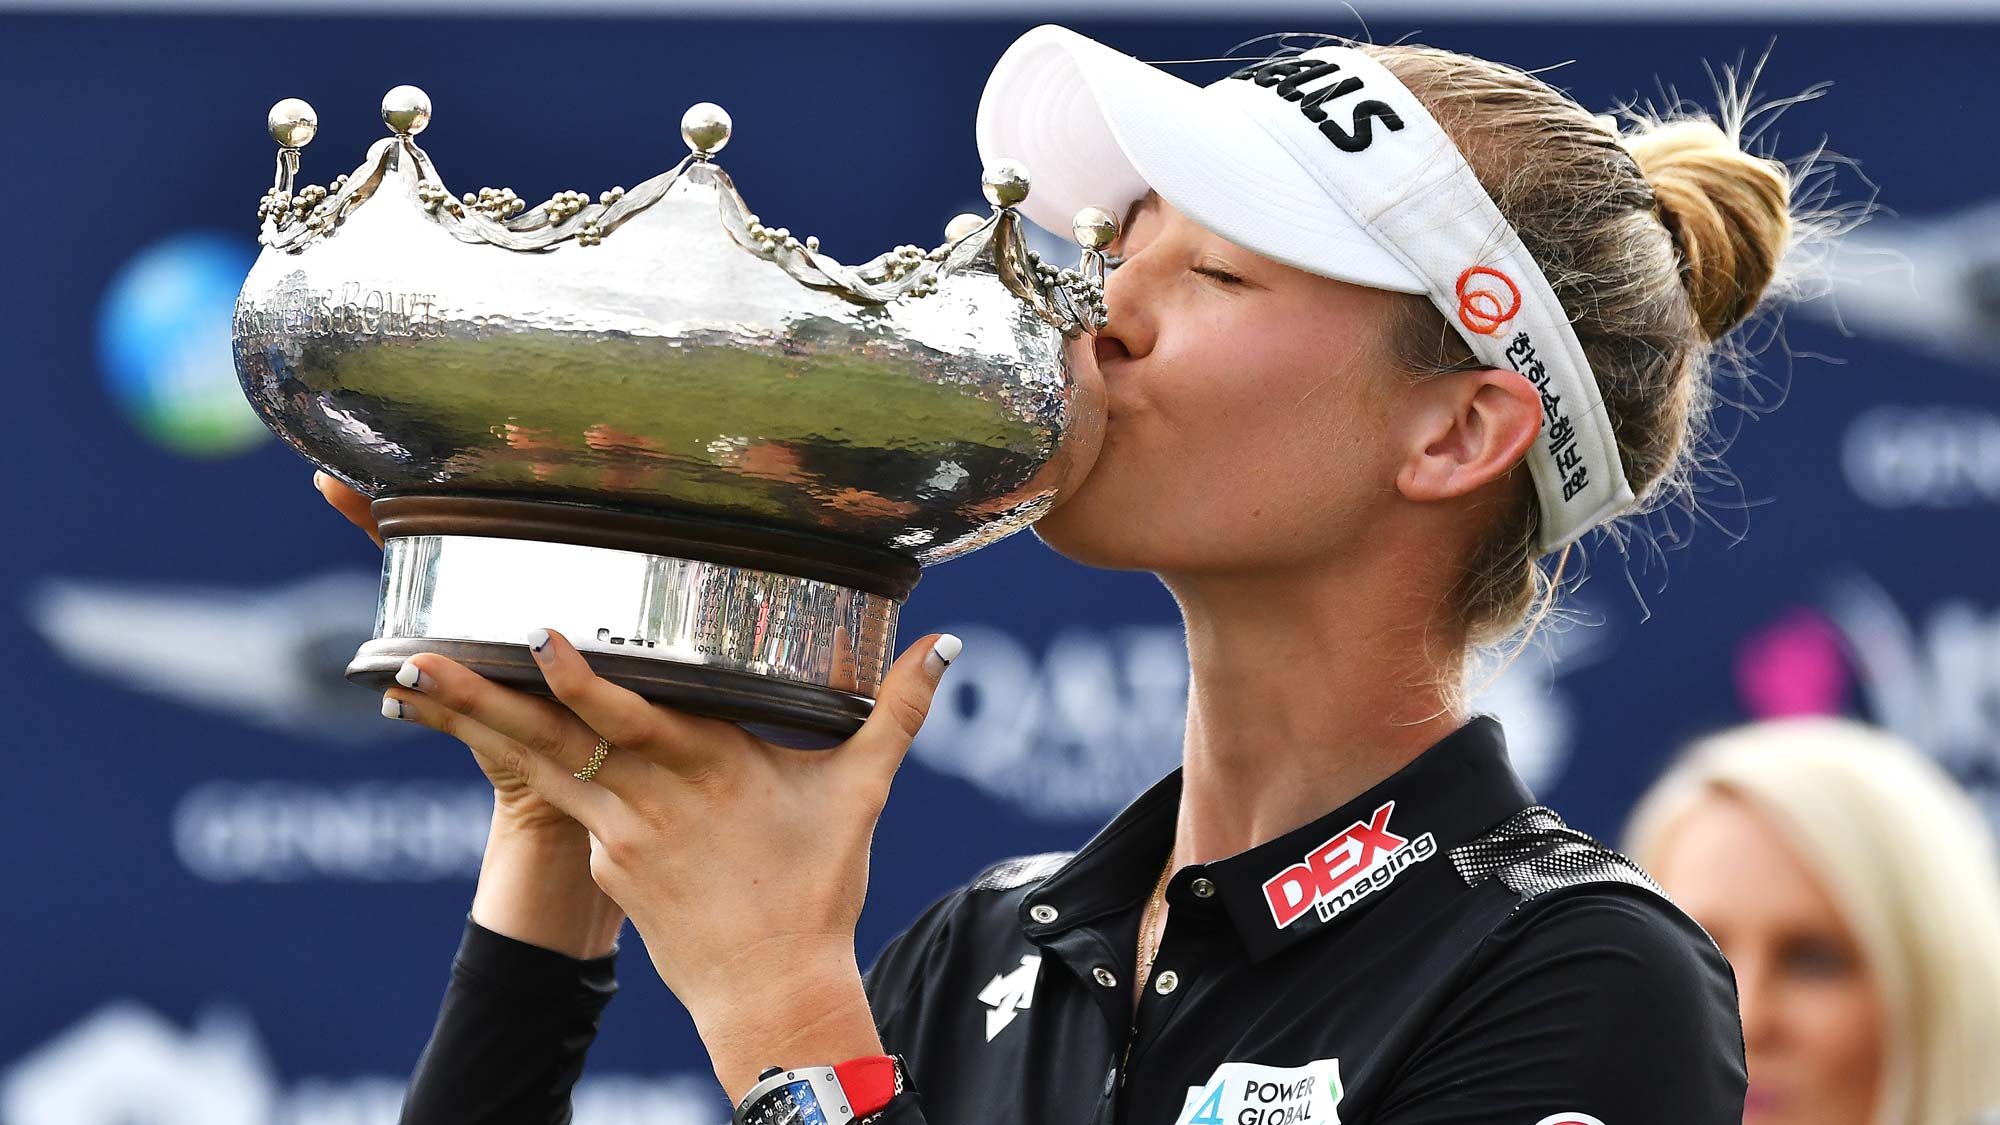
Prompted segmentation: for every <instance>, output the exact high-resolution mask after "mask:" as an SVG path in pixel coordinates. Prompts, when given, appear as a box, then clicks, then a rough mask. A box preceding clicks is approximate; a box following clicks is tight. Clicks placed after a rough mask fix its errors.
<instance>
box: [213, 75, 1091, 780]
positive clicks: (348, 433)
mask: <svg viewBox="0 0 2000 1125" xmlns="http://www.w3.org/2000/svg"><path fill="white" fill-rule="evenodd" d="M382 116H383V120H384V121H385V122H386V123H387V124H388V126H389V128H390V131H391V133H392V135H391V136H389V137H386V138H384V139H382V140H379V141H377V142H376V143H375V144H374V145H373V146H372V147H371V148H370V150H369V152H368V155H367V158H366V159H365V160H363V162H362V163H361V165H360V166H359V167H357V168H356V169H355V170H354V171H353V172H351V173H349V174H348V175H346V176H343V177H340V178H338V179H336V180H334V181H333V182H332V183H331V184H329V185H327V186H326V187H323V188H322V187H317V186H306V187H301V188H296V190H295V187H294V180H295V178H296V176H297V172H298V167H299V157H300V150H301V149H302V148H303V147H304V146H305V145H306V144H307V143H308V142H310V141H311V139H312V136H313V133H314V132H315V131H316V129H317V118H316V116H315V115H314V113H313V111H312V109H311V107H310V106H308V105H306V104H305V103H304V102H301V101H298V100H296V99H287V100H285V101H283V102H280V103H278V104H277V105H276V106H274V107H273V109H272V110H271V114H270V119H269V124H270V128H271V135H272V137H273V139H275V140H276V141H277V142H278V144H279V146H280V147H279V152H278V162H277V173H276V177H275V182H274V184H273V187H272V189H271V191H270V192H268V193H267V194H266V195H265V197H264V199H263V201H262V203H261V205H260V206H259V209H258V213H259V218H260V220H261V222H262V233H261V235H260V241H261V242H262V243H263V245H264V249H263V251H262V253H261V254H260V255H259V257H258V258H257V260H256V262H255V264H254V265H253V266H252V267H251V270H250V274H249V277H248V278H247V279H246V281H245V282H244V285H243V289H242V292H241V294H240V295H239V297H238V299H237V305H236V311H235V317H234V325H233V339H234V351H235V360H236V368H237V373H238V376H239V378H240V380H241V382H242V386H243V390H244V393H245V394H246V395H247V396H248V398H249V400H250V402H251V404H252V405H253V406H254V407H255V409H256V410H257V412H258V414H259V416H260V417H261V418H262V419H263V420H264V422H265V424H266V425H268V426H269V427H270V428H271V429H272V430H273V431H274V432H275V433H277V434H278V436H279V437H280V438H282V439H283V440H284V441H285V442H287V443H288V444H290V445H291V446H292V447H293V448H294V449H296V450H298V451H299V452H300V453H301V454H303V455H304V456H305V457H306V458H307V459H308V460H310V461H312V462H313V463H314V464H316V465H318V466H319V467H320V468H322V469H324V470H326V471H327V472H329V473H331V474H332V475H333V476H335V477H338V478H339V479H341V480H342V481H345V482H346V483H348V484H349V485H351V486H352V487H354V488H356V489H357V490H359V491H360V492H362V493H363V494H365V495H367V496H369V497H370V498H371V499H372V500H373V506H374V514H375V516H376V518H377V520H378V523H379V527H380V530H381V533H382V535H383V537H384V540H385V543H386V549H385V552H384V555H383V560H382V585H381V595H380V600H379V603H378V606H377V613H376V621H375V632H374V636H373V638H372V639H371V640H369V641H367V642H366V643H364V644H363V645H362V646H361V648H360V650H359V651H358V652H357V653H356V654H355V657H354V660H353V662H352V663H351V664H350V665H349V666H348V670H347V676H348V678H349V679H350V680H353V681H355V682H357V683H360V684H364V685H367V686H370V687H374V688H378V689H379V688H384V687H386V686H388V685H389V684H390V683H391V682H393V677H394V675H395V672H396V670H397V669H398V668H399V667H400V666H401V665H402V663H403V661H404V659H405V658H407V657H408V656H409V655H411V654H412V653H416V652H439V653H443V654H445V655H447V656H450V657H452V658H454V659H457V660H459V661H461V662H462V663H465V664H467V665H468V666H470V667H472V668H474V669H475V670H477V671H479V672H480V673H482V674H484V675H486V676H488V677H489V678H492V679H495V680H497V681H499V682H502V683H506V684H509V685H512V686H515V687H519V688H523V689H527V690H535V691H543V692H546V690H547V688H546V685H545V684H544V682H543V680H542V676H541V673H540V671H539V670H538V668H537V667H536V665H535V663H534V661H533V658H532V657H531V655H530V654H529V653H528V651H527V647H526V643H525V640H524V638H525V635H526V634H527V632H528V631H529V630H530V629H533V628H536V627H538V626H546V627H551V628H555V629H559V630H560V631H562V632H563V633H564V635H565V636H567V637H569V638H570V639H571V640H572V641H573V642H574V643H575V644H576V646H577V648H578V649H579V650H581V651H582V652H583V653H584V655H585V657H586V659H587V660H589V662H590V663H591V665H592V666H593V667H594V668H595V669H596V670H597V671H598V673H599V674H600V675H603V676H605V677H606V678H608V679H611V680H613V681H615V682H617V683H620V684H622V685H624V686H626V687H629V688H631V689H632V690H634V691H637V692H639V693H640V694H642V695H644V696H646V697H647V698H649V699H653V700H657V701H659V702H662V703H666V704H669V705H672V706H676V707H681V708H684V709H687V710H691V711H695V712H698V713H702V714H707V715H713V716H717V717H722V718H727V719H731V720H735V721H738V722H742V723H744V724H745V725H746V726H750V727H751V728H752V729H755V730H757V731H758V732H759V733H763V734H767V735H768V736H771V737H777V738H781V739H784V740H787V741H792V742H795V743H798V744H824V743H826V742H829V741H832V740H837V739H839V738H843V737H845V736H847V735H849V734H851V733H852V732H853V731H854V730H855V729H856V728H858V726H859V725H860V723H861V722H862V720H863V719H865V718H866V717H867V715H868V713H869V710H870V708H871V707H872V705H873V699H874V696H875V693H876V690H877V688H878V687H879V685H880V683H881V679H882V676H883V674H884V672H885V670H886V668H887V665H888V663H889V661H890V660H891V658H892V656H893V652H894V645H895V629H896V616H897V613H898V611H899V609H900V607H901V605H902V603H903V601H904V600H905V599H906V598H907V597H908V596H909V593H910V591H911V589H912V588H913V587H914V586H915V584H916V582H917V579H918V577H919V575H920V573H921V570H922V568H923V567H924V566H927V565H930V564H932V563H937V562H942V561H944V560H945V559H949V558H954V557H956V556H958V555H962V554H964V553H966V552H968V551H972V550H975V549H977V548H979V547H981V546H984V545H986V544H989V543H992V542H994V541H996V540H998V539H1001V538H1004V537H1005V536H1008V535H1011V534H1013V533H1014V532H1016V531H1019V530H1021V529H1022V528H1024V527H1026V526H1028V525H1029V524H1030V523H1032V522H1034V520H1036V519H1038V518H1039V517H1040V516H1041V515H1042V514H1044V513H1045V512H1047V511H1048V510H1049V509H1050V508H1051V507H1052V506H1053V505H1054V504H1055V503H1056V501H1057V499H1058V498H1059V497H1060V496H1061V495H1062V494H1063V492H1064V490H1065V489H1067V488H1069V487H1071V486H1072V485H1074V484H1075V483H1076V482H1077V481H1078V480H1080V479H1081V478H1082V476H1083V474H1085V473H1087V472H1088V471H1089V469H1090V466H1091V464H1092V462H1093V461H1094V460H1095V458H1096V453H1097V447H1098V444H1099V442H1100V440H1101V437H1102V419H1103V394H1102V388H1101V385H1099V384H1098V383H1097V382H1096V381H1095V374H1094V367H1092V366H1091V365H1089V364H1087V363H1085V364H1076V365H1072V363H1071V362H1070V359H1071V354H1072V351H1073V349H1074V348H1075V347H1077V346H1088V343H1089V339H1088V338H1089V335H1090V334H1091V333H1093V332H1095V331H1096V329H1097V328H1099V327H1101V326H1102V324H1103V320H1104V305H1103V292H1104V290H1103V272H1102V271H1103V258H1102V254H1101V251H1102V249H1103V248H1104V247H1105V246H1107V245H1108V244H1109V243H1110V241H1111V240H1112V239H1113V237H1115V234H1116V222H1115V221H1114V220H1113V218H1112V216H1111V215H1110V214H1109V213H1108V212H1105V211H1103V210H1102V209H1099V208H1086V209H1085V211H1084V212H1082V213H1080V214H1079V216H1078V219H1077V226H1076V232H1075V233H1076V235H1077V237H1078V240H1079V241H1080V242H1081V243H1082V244H1083V249H1082V251H1081V256H1080V260H1079V264H1078V265H1077V267H1076V268H1065V269H1059V268H1057V267H1055V266H1054V265H1052V264H1051V263H1047V262H1044V261H1042V260H1041V259H1040V257H1039V256H1038V255H1036V254H1035V253H1034V252H1032V251H1030V250H1029V249H1028V247H1027V243H1026V240H1025V236H1024V232H1023V229H1022V220H1021V218H1020V216H1019V215H1018V214H1017V213H1016V211H1015V210H1014V208H1015V206H1016V205H1018V204H1019V203H1020V202H1021V201H1022V200H1023V199H1025V198H1026V195H1027V192H1028V187H1029V184H1028V177H1027V173H1026V171H1025V170H1024V169H1022V168H1020V167H1019V166H1018V165H1016V164H1013V163H1012V162H1008V161H1002V162H999V163H996V164H995V165H993V166H992V167H990V168H989V169H988V170H987V174H986V176H985V177H984V189H985V193H986V196H987V198H988V200H989V201H990V202H991V203H992V204H993V208H992V211H991V213H990V214H987V215H961V216H959V217H958V218H957V219H954V220H953V221H952V223H951V224H950V226H949V227H947V230H946V238H945V241H944V242H943V243H942V244H940V245H939V246H937V247H936V248H934V249H930V250H924V249H922V248H920V247H916V246H903V247H898V248H896V249H895V250H892V251H890V252H888V253H886V254H883V255H880V256H878V257H876V258H874V259H871V260H869V261H867V262H864V263H862V264H859V265H855V266H847V265H843V264H841V263H840V262H839V261H837V260H835V259H834V258H832V257H831V256H829V255H827V254H826V253H823V252H822V251H821V250H820V247H819V241H818V239H816V238H799V237H795V236H793V235H792V234H791V232H790V231H788V230H786V229H785V228H782V227H775V228H774V227H770V226H766V225H765V224H764V223H763V222H762V220H760V219H759V218H758V216H756V215H755V214H753V213H751V211H750V210H749V208H748V207H747V206H746V205H745V204H744V201H743V199H742V197H741V196H740V195H739V194H738V193H737V190H736V188H735V186H734V184H733V183H732V182H731V180H730V178H729V177H728V175H727V174H726V173H724V172H723V170H722V169H721V168H720V167H719V166H717V164H716V163H715V160H714V158H715V155H716V153H717V152H719V151H720V150H721V149H722V147H723V146H724V145H725V144H726V143H727V142H728V139H729V133H730V128H731V126H730V121H729V117H728V115H727V114H726V113H724V112H723V111H722V110H721V109H720V108H719V107H716V106H713V105H709V104H706V103H704V104H702V105H697V106H695V107H694V108H693V109H691V110H689V111H688V113H687V115H686V116H685V117H684V118H683V120H682V123H681V134H682V139H683V140H684V141H685V143H686V145H687V147H688V149H689V150H690V151H689V154H688V155H687V156H686V157H685V158H684V159H682V160H681V161H680V162H679V163H678V164H677V165H675V166H674V167H673V168H671V169H669V170H668V171H666V172H663V173H661V174H659V175H657V176H655V177H653V178H652V179H649V180H647V181H645V182H644V183H641V184H639V185H638V186H637V187H634V188H632V189H630V190H626V189H624V188H612V189H610V190H608V191H604V192H601V193H599V194H598V195H597V196H595V197H594V198H593V197H591V196H587V195H585V194H583V193H581V192H573V191H565V192H559V193H557V194H556V195H555V196H554V197H553V198H551V199H549V200H548V201H547V202H544V203H542V204H539V205H536V206H532V207H531V206H529V205H528V204H527V203H526V202H525V201H523V200H522V199H520V198H519V197H517V196H516V195H515V194H514V193H513V192H512V191H511V190H508V189H505V188H499V189H495V188H482V189H480V190H479V191H478V192H472V193H466V194H464V195H462V196H456V195H453V194H452V193H451V192H450V191H449V190H447V189H446V188H445V187H444V184H443V181H442V179H441V177H440V176H439V174H438V172H437V170H436V169H435V167H434V166H433V165H432V163H431V161H430V158H429V157H428V156H427V155H426V154H425V153H424V151H423V150H422V149H421V148H419V147H418V146H417V144H416V142H415V140H414V138H415V136H416V134H418V133H420V132H421V131H423V129H424V128H425V127H426V126H427V125H428V124H429V121H430V116H431V106H430V100H429V98H428V97H426V96H425V95H424V93H423V92H422V91H420V90H417V89H416V88H414V87H408V86H403V87H397V88H396V89H395V90H392V91H390V93H389V95H388V97H387V98H385V99H384V102H383V109H382Z"/></svg>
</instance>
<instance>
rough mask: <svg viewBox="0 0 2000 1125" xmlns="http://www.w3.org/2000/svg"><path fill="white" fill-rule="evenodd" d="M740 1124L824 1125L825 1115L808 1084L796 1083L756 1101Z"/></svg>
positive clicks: (810, 1084) (801, 1081)
mask: <svg viewBox="0 0 2000 1125" xmlns="http://www.w3.org/2000/svg"><path fill="white" fill-rule="evenodd" d="M743 1120H744V1122H745V1125H826V1112H825V1111H824V1110H822V1109H821V1108H820V1104H819V1099H818V1098H816V1097H814V1096H813V1089H812V1083H810V1082H807V1081H805V1080H804V1079H800V1080H799V1081H797V1082H790V1083H787V1084H785V1085H783V1086H779V1087H778V1088H776V1089H774V1090H771V1091H770V1092H768V1093H766V1094H765V1095H764V1096H763V1097H761V1098H759V1099H757V1104H756V1105H754V1106H751V1107H750V1112H749V1113H748V1114H746V1115H745V1116H744V1119H743Z"/></svg>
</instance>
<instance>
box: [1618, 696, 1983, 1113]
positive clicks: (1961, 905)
mask: <svg viewBox="0 0 2000 1125" xmlns="http://www.w3.org/2000/svg"><path fill="white" fill-rule="evenodd" d="M1628 845H1629V847H1630V850H1631V854H1632V855H1633V856H1634V857H1635V858H1636V859H1638V860H1639V861H1640V862H1641V863H1642V864H1644V865H1645V867H1646V868H1647V870H1649V871H1651V872H1652V873H1653V875H1654V876H1655V877H1656V878H1658V880H1659V881H1660V884H1661V885H1662V886H1663V887H1665V888H1666V890H1667V892H1668V893H1669V894H1671V895H1672V896H1673V897H1674V899H1675V900H1676V901H1677V902H1678V903H1679V904H1680V906H1681V907H1682V908H1683V909H1685V910H1687V911H1688V912H1689V913H1690V914H1692V915H1693V916H1694V918H1695V920H1696V921H1698V922H1700V923H1701V924H1702V925H1703V926H1705V927H1707V929H1708V931H1709V933H1710V934H1712V935H1713V936H1714V937H1715V940H1716V941H1717V942H1718V943H1719V944H1720V945H1721V947H1722V951H1723V953H1724V954H1725V955H1727V956H1728V958H1729V961H1730V964H1731V965H1732V966H1733V967H1734V968H1735V972H1736V987H1737V992H1738V995H1739V996H1740V997H1741V1002H1742V1012H1743V1038H1744V1043H1745V1047H1746V1049H1747V1051H1748V1054H1749V1067H1750V1088H1749V1096H1748V1098H1747V1100H1746V1104H1745V1107H1744V1115H1743V1120H1744V1122H1745V1125H1973V1123H1975V1122H1982V1121H1988V1120H1992V1119H1993V1118H1992V1116H1991V1115H1993V1114H1995V1113H1997V1112H2000V872H1996V864H1995V859H1994V843H1993V836H1992V833H1991V832H1990V831H1989V829H1988V827H1987V825H1986V823H1985V822H1984V821H1983V820H1982V819H1981V817H1980V815H1979V811H1978V809H1976V808H1975V807H1974V806H1973V804H1972V803H1971V802H1970V801H1968V800H1967V799H1966V798H1965V796H1964V795H1963V794H1961V793H1960V792H1959V791H1958V789H1957V787H1956V786H1954V785H1953V784H1952V782H1951V779H1950V778H1948V777H1946V776H1945V774H1944V773H1943V772H1942V771H1941V770H1939V769H1938V768H1937V767H1936V766H1935V765H1934V764H1932V763H1931V762H1930V761H1929V760H1928V759H1926V758H1924V757H1923V756H1922V755H1920V754H1919V753H1917V752H1916V751H1915V750H1913V749H1912V748H1910V747H1909V746H1906V745H1905V744H1903V743H1902V742H1900V741H1898V740H1896V739H1895V738H1892V737H1890V736H1889V735H1886V734H1883V733H1881V732H1878V731H1875V730H1873V729H1871V728H1869V727H1866V726H1862V725H1861V724H1859V723H1854V722H1849V721H1846V720H1840V719H1817V718H1814V719H1787V720H1781V721H1775V722H1769V723H1761V724H1753V725H1750V726H1745V727H1739V728H1737V729H1735V730H1731V731H1727V732H1725V733H1723V734H1719V735H1716V736H1714V737H1712V738H1709V739H1707V740H1705V741H1703V742H1700V743H1697V744H1696V745H1695V746H1694V747H1693V748H1692V749H1691V750H1690V752H1689V753H1688V755H1687V756H1686V757H1685V758H1684V759H1683V760H1681V761H1680V762H1679V763H1678V764H1676V765H1675V766H1674V767H1673V768H1672V769H1670V770H1669V771H1668V772H1667V774H1666V775H1665V776H1664V777H1662V778H1661V779H1660V781H1659V782H1658V783H1657V784H1656V785H1655V786H1654V787H1653V789H1652V790H1651V791H1650V792H1649V793H1648V794H1647V795H1646V797H1645V798H1644V799H1643V800H1642V801H1641V802H1640V804H1639V807H1638V808H1637V810H1636V811H1635V812H1634V813H1633V817H1632V822H1631V826H1630V831H1629V836H1628Z"/></svg>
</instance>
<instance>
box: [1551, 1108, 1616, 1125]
mask: <svg viewBox="0 0 2000 1125" xmlns="http://www.w3.org/2000/svg"><path fill="white" fill-rule="evenodd" d="M1535 1125H1604V1122H1602V1121H1600V1120H1598V1119H1597V1118H1595V1117H1592V1116H1591V1115H1589V1114H1588V1113H1578V1112H1576V1111H1575V1110H1571V1111H1569V1112H1568V1113H1551V1114H1549V1115H1548V1116H1547V1117H1544V1118H1542V1119H1541V1120H1540V1121H1537V1122H1535Z"/></svg>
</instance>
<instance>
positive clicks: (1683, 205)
mask: <svg viewBox="0 0 2000 1125" xmlns="http://www.w3.org/2000/svg"><path fill="white" fill-rule="evenodd" d="M1624 145H1625V149H1626V151H1628V152H1630V153H1631V154H1632V158H1633V159H1634V160H1636V161H1638V164H1639V170H1640V171H1641V172H1642V173H1644V174H1645V177H1646V180H1647V182H1648V183H1649V184H1650V185H1651V186H1652V189H1653V196H1654V198H1655V199H1657V200H1658V202H1659V207H1660V218H1661V221H1663V222H1664V223H1665V224H1666V226H1667V230H1668V231H1669V232H1671V233H1672V234H1673V236H1674V244H1675V245H1676V246H1677V247H1679V249H1680V253H1681V260H1682V263H1683V273H1682V280H1683V282H1684V283H1685V284H1686V286H1687V291H1688V300H1689V301H1690V302H1691V303H1692V304H1693V306H1694V313H1695V317H1696V319H1698V320H1699V321H1700V322H1701V326H1702V329H1703V330H1704V331H1705V332H1707V333H1708V337H1709V339H1711V340H1719V339H1721V338H1722V337H1723V336H1726V335H1728V334H1729V330H1730V329H1732V328H1734V327H1736V326H1737V325H1738V324H1740V323H1742V322H1743V318H1744V317H1747V316H1749V315H1750V311H1751V310H1752V309H1754V308H1756V307H1757V300H1758V298H1759V297H1761V296H1762V295H1763V293H1764V289H1765V287H1766V286H1768V285H1769V284H1770V283H1771V278H1772V277H1773V276H1774V275H1775V274H1776V273H1777V269H1778V260H1779V259H1780V258H1781V257H1783V255H1784V252H1785V245H1786V243H1787V242H1788V241H1789V239H1790V237H1791V229H1792V219H1791V179H1790V177H1789V176H1788V175H1787V174H1786V172H1785V167H1784V165H1782V164H1779V163H1777V162H1776V161H1772V160H1765V159H1763V158H1762V157H1757V156H1752V155H1751V154H1749V153H1747V152H1744V151H1743V149H1742V148H1741V146H1739V145H1738V144H1737V143H1736V141H1735V140H1734V139H1733V138H1731V137H1730V135H1729V134H1727V133H1725V132H1723V131H1722V129H1721V128H1719V127H1718V126H1717V125H1716V124H1715V123H1714V122H1713V121H1706V120H1684V121H1668V122H1662V123H1660V124H1657V125H1654V126H1653V127H1651V128H1649V129H1646V130H1644V131H1642V132H1640V133H1638V134H1636V135H1632V136H1628V137H1626V138H1624Z"/></svg>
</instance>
